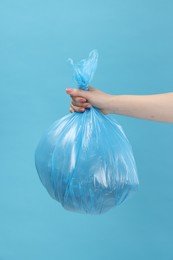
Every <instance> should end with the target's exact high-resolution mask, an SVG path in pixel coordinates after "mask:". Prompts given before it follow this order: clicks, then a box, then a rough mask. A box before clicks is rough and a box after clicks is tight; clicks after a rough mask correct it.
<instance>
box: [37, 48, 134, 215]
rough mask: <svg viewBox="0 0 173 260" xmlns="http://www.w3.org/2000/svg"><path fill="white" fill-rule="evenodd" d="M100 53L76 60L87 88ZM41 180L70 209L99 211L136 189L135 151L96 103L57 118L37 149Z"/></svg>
mask: <svg viewBox="0 0 173 260" xmlns="http://www.w3.org/2000/svg"><path fill="white" fill-rule="evenodd" d="M97 59H98V53H97V51H96V50H94V51H92V52H91V53H90V55H89V58H88V59H86V60H82V61H80V62H79V63H78V64H74V63H73V61H72V60H70V61H71V64H72V66H73V68H74V80H75V82H76V83H77V85H78V87H79V88H81V89H84V90H87V89H88V85H89V83H90V82H91V80H92V77H93V74H94V72H95V70H96V67H97ZM35 163H36V168H37V171H38V174H39V177H40V180H41V182H42V184H43V185H44V186H45V188H46V189H47V191H48V192H49V194H50V195H51V197H52V198H54V199H56V200H57V201H58V202H60V203H61V204H62V206H63V207H64V208H65V209H67V210H71V211H76V212H82V213H89V214H100V213H103V212H106V211H108V210H109V209H111V208H112V207H114V206H116V205H119V204H120V203H122V202H123V201H124V200H125V199H126V197H127V196H128V195H129V193H131V192H132V191H136V190H137V188H138V177H137V173H136V165H135V160H134V157H133V153H132V149H131V146H130V144H129V141H128V139H127V137H126V136H125V134H124V132H123V130H122V128H121V126H120V125H119V124H118V123H117V122H116V120H115V119H114V118H111V117H110V116H106V115H104V114H102V113H101V112H100V111H99V110H97V109H96V108H94V107H92V108H91V109H89V110H86V111H85V112H84V113H72V114H69V115H67V116H65V117H63V118H61V119H60V120H58V121H56V122H55V123H54V124H53V125H52V126H51V127H50V128H49V130H48V131H47V133H46V134H45V135H44V136H43V137H42V139H41V140H40V142H39V144H38V147H37V149H36V153H35Z"/></svg>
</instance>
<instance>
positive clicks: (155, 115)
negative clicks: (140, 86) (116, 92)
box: [109, 92, 173, 123]
mask: <svg viewBox="0 0 173 260" xmlns="http://www.w3.org/2000/svg"><path fill="white" fill-rule="evenodd" d="M109 109H110V112H111V113H115V114H120V115H125V116H130V117H137V118H141V119H147V120H154V121H160V122H169V123H173V92H170V93H165V94H156V95H120V96H112V97H111V98H110V102H109Z"/></svg>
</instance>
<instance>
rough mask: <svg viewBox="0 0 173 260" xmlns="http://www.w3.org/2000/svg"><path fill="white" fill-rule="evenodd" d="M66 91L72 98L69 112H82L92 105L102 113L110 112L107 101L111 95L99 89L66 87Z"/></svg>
mask: <svg viewBox="0 0 173 260" xmlns="http://www.w3.org/2000/svg"><path fill="white" fill-rule="evenodd" d="M66 93H67V94H69V95H70V96H71V98H72V102H71V104H70V112H72V113H73V112H84V111H85V109H89V108H91V106H94V107H96V108H98V109H100V110H101V111H102V113H104V114H109V113H111V110H110V108H109V101H110V99H111V95H109V94H106V93H104V92H102V91H100V90H97V89H95V88H92V87H89V90H88V91H86V90H80V89H66Z"/></svg>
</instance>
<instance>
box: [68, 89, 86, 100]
mask: <svg viewBox="0 0 173 260" xmlns="http://www.w3.org/2000/svg"><path fill="white" fill-rule="evenodd" d="M66 93H67V94H69V95H70V96H71V97H83V98H86V99H87V98H88V96H89V95H88V94H89V93H88V91H86V90H81V89H77V88H66Z"/></svg>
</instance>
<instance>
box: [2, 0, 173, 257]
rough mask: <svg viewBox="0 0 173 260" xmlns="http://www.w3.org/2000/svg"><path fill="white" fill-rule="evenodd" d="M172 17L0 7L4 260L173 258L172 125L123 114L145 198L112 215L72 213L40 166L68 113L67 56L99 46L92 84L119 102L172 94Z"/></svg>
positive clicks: (107, 5)
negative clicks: (47, 134)
mask: <svg viewBox="0 0 173 260" xmlns="http://www.w3.org/2000/svg"><path fill="white" fill-rule="evenodd" d="M172 12H173V1H171V0H163V1H160V0H143V1H142V0H102V1H98V0H95V1H94V0H87V1H83V0H82V1H79V0H73V1H70V0H63V1H58V0H49V1H48V0H47V1H45V0H42V1H41V0H15V1H12V0H0V260H37V259H42V260H48V259H51V260H81V259H82V260H95V259H99V260H114V259H118V260H127V259H133V260H139V259H140V260H146V259H148V260H153V259H157V260H173V221H172V220H173V125H172V124H162V123H156V122H151V121H145V120H139V119H132V118H128V117H121V116H117V120H118V121H119V123H120V124H121V125H122V126H123V128H124V130H125V132H126V134H127V136H128V138H129V139H130V141H131V144H132V146H133V150H134V155H135V158H136V162H137V167H138V173H139V178H140V191H139V192H138V194H136V195H135V196H134V197H133V198H132V199H129V200H128V201H126V202H125V203H124V204H123V205H122V206H120V207H118V208H115V209H113V210H112V211H110V212H108V213H107V214H105V215H101V216H87V215H79V214H75V213H71V212H68V211H65V210H64V209H63V208H62V207H61V206H60V205H59V204H58V203H56V201H54V200H52V199H51V198H50V197H49V195H48V193H47V192H46V190H45V189H44V188H43V186H42V184H41V182H40V180H39V178H38V176H37V173H36V170H35V166H34V150H35V147H36V145H37V142H38V140H39V138H40V136H41V134H42V132H43V131H44V130H45V129H46V128H47V127H49V126H50V125H51V124H52V123H53V122H54V121H55V120H56V119H58V118H60V117H62V116H63V115H65V114H67V113H68V110H69V102H70V99H69V97H68V96H67V95H66V94H65V88H66V87H71V86H74V85H73V83H72V79H71V69H70V67H69V65H68V64H67V58H68V57H72V58H74V59H75V60H76V61H78V60H80V59H81V58H85V57H87V56H88V53H89V51H91V50H92V49H94V48H97V49H98V51H99V54H100V58H99V66H98V70H97V73H96V75H95V78H94V80H93V85H94V86H95V87H97V88H100V89H102V90H104V91H106V92H109V93H112V94H151V93H161V92H168V91H173V15H172ZM105 138H106V137H105Z"/></svg>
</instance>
